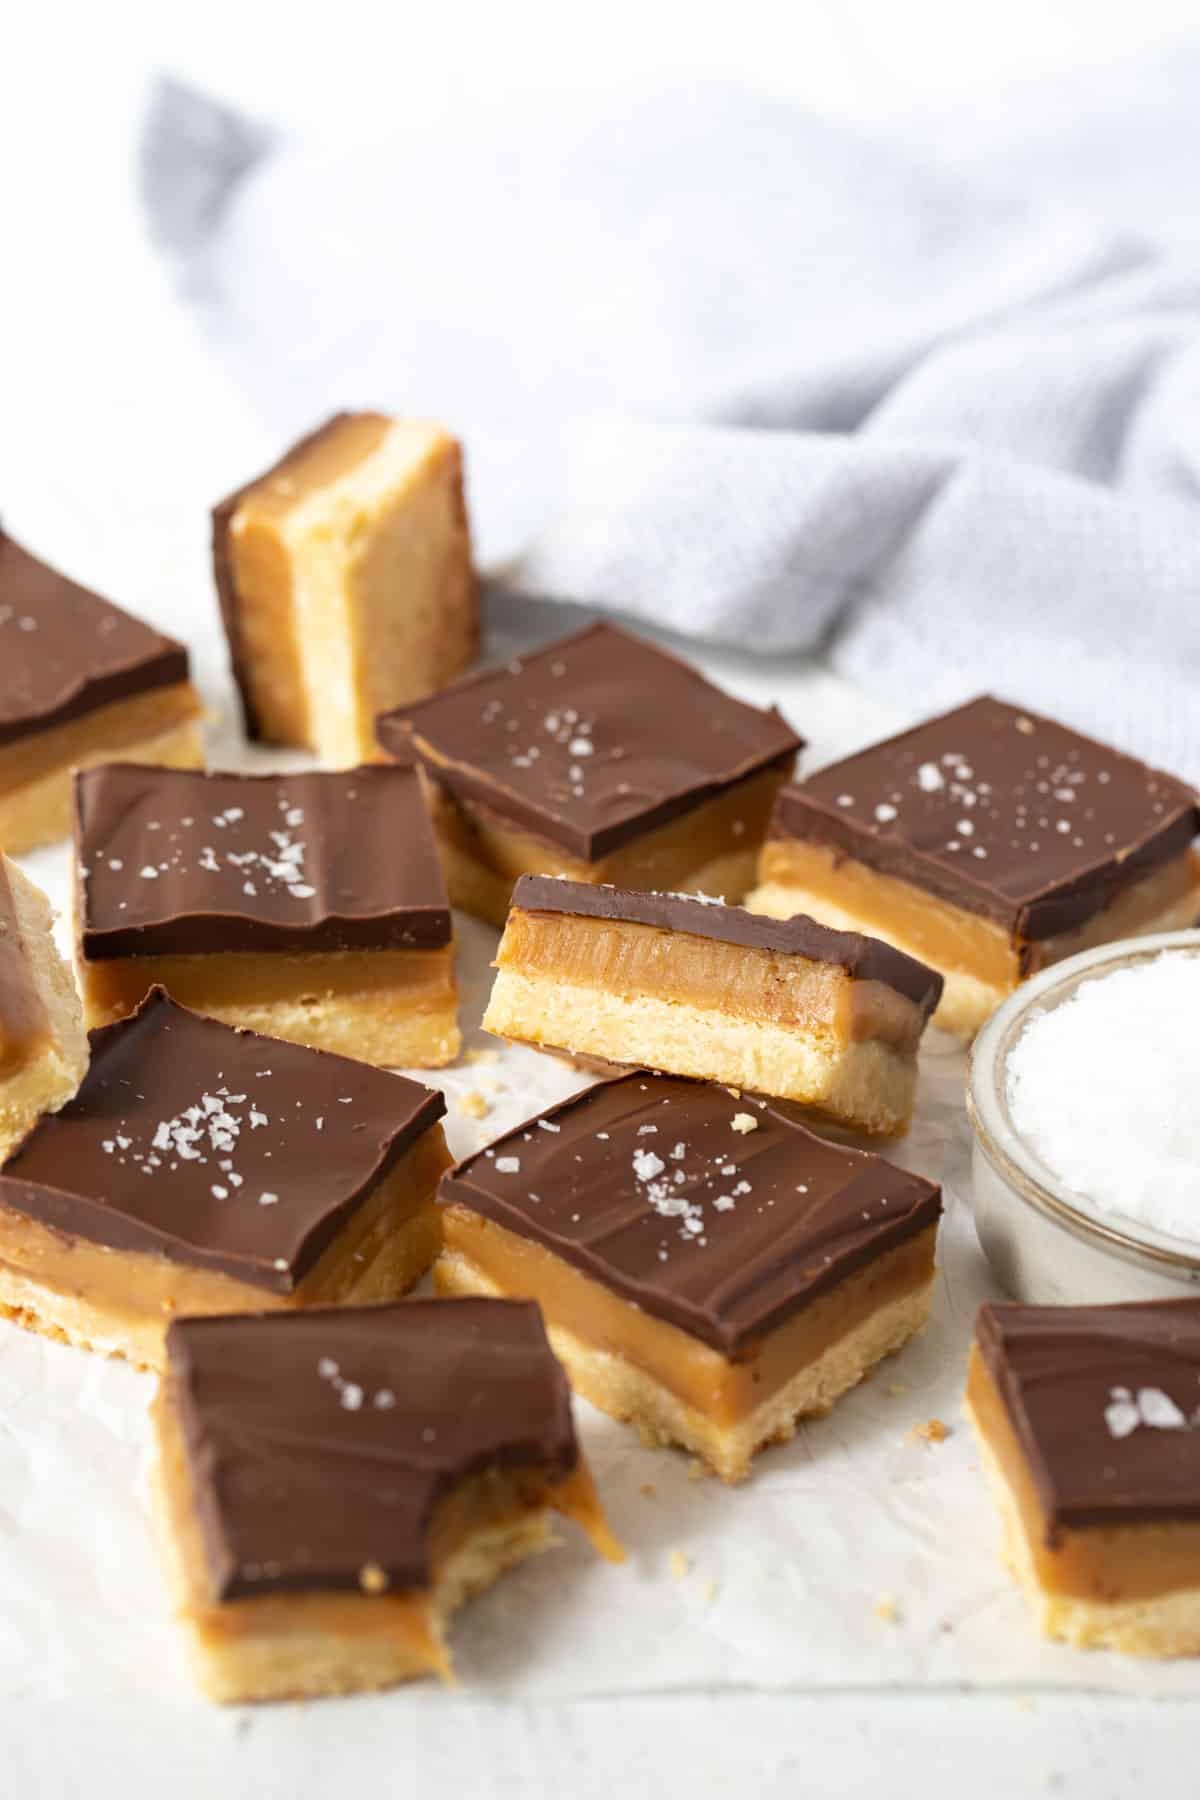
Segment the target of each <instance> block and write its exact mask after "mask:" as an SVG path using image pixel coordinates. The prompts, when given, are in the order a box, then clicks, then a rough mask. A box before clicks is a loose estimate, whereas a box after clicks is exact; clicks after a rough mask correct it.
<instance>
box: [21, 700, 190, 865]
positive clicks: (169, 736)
mask: <svg viewBox="0 0 1200 1800" xmlns="http://www.w3.org/2000/svg"><path fill="white" fill-rule="evenodd" d="M200 723H201V708H200V701H199V699H198V697H197V695H196V692H195V689H194V688H193V687H192V686H191V685H190V683H188V682H181V683H179V684H177V685H176V686H175V687H170V688H160V689H157V690H156V691H154V692H152V693H149V694H138V695H136V696H135V697H134V699H132V700H117V701H114V702H113V703H112V704H111V705H110V706H102V707H98V708H97V709H96V711H95V712H91V713H85V714H84V715H83V717H82V718H78V719H72V720H71V721H70V723H69V724H67V725H59V726H55V727H53V728H52V729H51V730H49V731H40V732H38V733H37V734H36V735H35V736H33V737H29V738H22V739H19V740H18V741H17V742H16V743H15V744H11V745H9V746H8V747H7V748H6V749H4V750H0V849H2V850H5V851H7V853H8V854H9V855H10V856H20V855H22V854H23V853H24V852H25V851H27V850H36V849H39V848H40V847H41V846H42V845H43V844H54V843H57V842H58V840H59V839H60V838H66V837H70V835H71V827H72V820H73V816H74V796H73V788H72V780H73V777H74V774H75V771H76V770H77V769H90V768H92V767H94V766H95V765H96V764H97V763H104V762H114V761H117V760H120V761H121V762H136V763H157V764H160V765H161V766H162V767H163V768H168V769H198V768H200V767H201V766H202V764H203V762H204V740H203V737H202V734H201V729H200Z"/></svg>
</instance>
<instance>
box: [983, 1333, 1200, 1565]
mask: <svg viewBox="0 0 1200 1800" xmlns="http://www.w3.org/2000/svg"><path fill="white" fill-rule="evenodd" d="M975 1329H976V1341H977V1343H978V1345H979V1349H980V1352H981V1354H982V1356H983V1359H984V1362H985V1363H986V1364H987V1367H988V1370H989V1372H990V1374H991V1377H992V1380H993V1381H994V1382H995V1384H996V1387H997V1388H998V1389H999V1392H1000V1396H1001V1398H1002V1400H1003V1402H1004V1406H1005V1410H1006V1411H1007V1413H1008V1417H1009V1419H1010V1420H1011V1422H1012V1425H1013V1428H1014V1430H1015V1431H1016V1434H1017V1437H1018V1439H1019V1440H1020V1443H1021V1446H1022V1448H1023V1450H1024V1452H1025V1455H1026V1457H1027V1458H1028V1462H1029V1469H1030V1473H1031V1475H1032V1476H1033V1480H1034V1483H1035V1485H1036V1487H1037V1492H1038V1497H1039V1499H1040V1500H1041V1504H1042V1511H1043V1513H1044V1515H1045V1520H1046V1541H1047V1542H1048V1543H1051V1544H1053V1543H1054V1542H1055V1541H1056V1539H1057V1537H1058V1534H1059V1532H1060V1531H1061V1530H1062V1529H1063V1527H1071V1528H1074V1527H1076V1526H1089V1525H1109V1526H1113V1525H1122V1524H1132V1523H1134V1522H1136V1521H1139V1520H1140V1521H1146V1520H1156V1519H1157V1520H1165V1519H1200V1300H1155V1301H1147V1302H1143V1303H1141V1304H1135V1305H1128V1306H983V1307H981V1308H980V1311H979V1318H978V1321H977V1323H976V1328H975Z"/></svg>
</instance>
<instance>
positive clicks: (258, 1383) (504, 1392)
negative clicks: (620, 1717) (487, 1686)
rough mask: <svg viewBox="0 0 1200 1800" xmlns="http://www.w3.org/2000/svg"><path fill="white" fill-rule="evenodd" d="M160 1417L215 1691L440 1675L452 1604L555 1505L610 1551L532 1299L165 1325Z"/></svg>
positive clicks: (201, 1676) (160, 1507)
mask: <svg viewBox="0 0 1200 1800" xmlns="http://www.w3.org/2000/svg"><path fill="white" fill-rule="evenodd" d="M155 1427H156V1436H157V1446H158V1456H157V1462H156V1467H155V1475H154V1480H153V1492H154V1498H155V1502H156V1511H157V1514H158V1522H159V1527H160V1533H161V1537H162V1545H163V1551H164V1554H165V1558H166V1561H167V1566H168V1570H169V1573H170V1577H171V1585H172V1588H173V1591H174V1595H175V1599H176V1604H177V1606H178V1609H179V1616H180V1619H181V1622H182V1624H183V1626H184V1629H185V1631H186V1632H187V1636H188V1641H189V1647H190V1649H191V1652H192V1660H193V1663H194V1667H195V1672H196V1675H197V1678H198V1680H199V1683H200V1686H201V1687H202V1688H203V1689H204V1691H205V1693H206V1694H208V1695H209V1697H210V1698H211V1699H213V1700H225V1701H239V1700H279V1699H285V1698H288V1697H290V1696H300V1695H318V1694H341V1693H347V1692H351V1691H354V1690H356V1689H364V1688H381V1687H388V1686H390V1685H391V1684H392V1683H394V1682H398V1681H405V1680H408V1679H409V1678H410V1677H412V1676H414V1675H425V1674H428V1673H430V1672H433V1673H436V1674H439V1675H441V1676H443V1677H445V1678H447V1679H449V1678H451V1666H450V1654H449V1650H448V1648H447V1644H446V1628H447V1624H448V1622H449V1619H450V1615H451V1614H452V1613H453V1612H454V1611H455V1609H456V1608H457V1607H458V1606H460V1605H461V1604H462V1602H463V1601H464V1600H467V1599H469V1598H470V1597H471V1595H472V1594H475V1593H478V1592H479V1590H480V1589H482V1588H485V1587H488V1586H490V1585H491V1583H492V1582H493V1581H494V1580H495V1579H496V1577H497V1576H498V1575H499V1574H501V1573H502V1571H503V1570H504V1569H506V1568H509V1567H511V1566H512V1564H514V1563H518V1562H520V1561H522V1560H523V1559H524V1558H525V1557H526V1556H529V1555H531V1554H533V1553H534V1552H535V1551H539V1550H545V1549H548V1548H549V1547H550V1546H551V1544H552V1542H553V1538H552V1535H551V1530H550V1515H551V1514H552V1513H554V1512H558V1513H562V1514H564V1515H565V1516H566V1517H568V1518H570V1519H573V1520H574V1521H575V1522H576V1523H577V1524H579V1525H581V1526H582V1527H583V1529H584V1531H586V1532H587V1534H588V1536H589V1537H590V1538H591V1540H592V1543H593V1544H594V1545H595V1547H596V1549H597V1550H598V1551H599V1552H600V1554H601V1555H602V1556H606V1557H608V1558H609V1559H610V1560H612V1561H619V1560H620V1558H621V1550H620V1547H619V1545H617V1543H616V1542H615V1540H614V1539H613V1537H612V1535H611V1533H610V1532H609V1530H608V1527H607V1525H606V1523H605V1519H604V1514H603V1513H602V1511H601V1509H600V1503H599V1501H598V1500H597V1498H596V1494H595V1490H594V1488H593V1486H592V1481H591V1476H590V1474H589V1472H588V1468H587V1464H586V1462H585V1461H584V1459H583V1456H582V1454H581V1452H580V1450H579V1447H578V1445H577V1443H576V1440H575V1430H574V1426H573V1424H572V1420H571V1401H570V1393H569V1390H568V1387H567V1383H566V1379H565V1377H564V1375H563V1372H562V1370H561V1369H560V1367H559V1365H558V1363H557V1362H556V1361H555V1359H554V1357H553V1355H552V1353H551V1351H550V1346H549V1345H548V1343H547V1342H546V1333H545V1330H544V1328H543V1325H542V1322H541V1320H540V1318H539V1317H538V1312H537V1308H536V1307H534V1306H529V1305H521V1304H518V1303H515V1302H504V1301H498V1300H460V1301H454V1302H447V1301H439V1300H414V1301H411V1302H409V1303H407V1304H405V1305H404V1306H372V1307H354V1308H348V1309H338V1310H336V1311H326V1310H321V1311H316V1312H308V1313H303V1314H299V1313H293V1314H289V1315H285V1316H281V1315H278V1314H275V1315H272V1316H264V1315H262V1314H257V1315H254V1316H250V1317H245V1316H243V1317H241V1318H209V1319H183V1320H179V1321H178V1322H177V1323H176V1324H174V1325H172V1327H171V1330H170V1332H169V1333H168V1337H167V1372H166V1376H165V1379H164V1381H163V1384H162V1387H161V1391H160V1393H159V1397H158V1399H157V1401H156V1402H155Z"/></svg>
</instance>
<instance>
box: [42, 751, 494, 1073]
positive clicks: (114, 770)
mask: <svg viewBox="0 0 1200 1800" xmlns="http://www.w3.org/2000/svg"><path fill="white" fill-rule="evenodd" d="M76 853H77V862H78V898H77V911H78V937H79V976H80V984H81V986H82V989H83V996H84V1006H85V1010H86V1017H87V1022H88V1024H89V1025H104V1024H108V1023H110V1022H111V1021H112V1020H113V1019H117V1018H120V1017H122V1016H123V1015H124V1014H125V1013H129V1012H132V1011H133V1009H134V1007H135V1006H137V1005H138V1003H139V1002H140V1001H141V1000H142V999H143V997H144V996H145V994H146V992H147V991H148V989H150V988H151V987H153V986H155V985H156V984H159V983H161V985H162V986H164V987H166V988H167V990H168V991H169V992H170V993H171V994H172V995H173V996H174V997H175V999H177V1000H179V1001H181V1002H182V1003H183V1004H185V1005H187V1006H191V1007H195V1008H196V1009H197V1011H199V1012H204V1013H207V1014H209V1015H210V1017H212V1018H216V1019H222V1020H224V1021H225V1023H226V1024H228V1025H243V1026H246V1027H248V1028H249V1029H251V1030H254V1031H262V1032H266V1033H267V1034H268V1035H269V1036H271V1037H278V1038H287V1039H289V1040H290V1041H292V1042H293V1043H299V1044H309V1045H312V1046H314V1047H315V1048H317V1049H322V1050H334V1051H338V1052H341V1053H343V1054H346V1055H351V1056H355V1057H357V1058H359V1059H360V1060H361V1061H363V1062H374V1063H379V1064H382V1065H384V1066H395V1065H399V1064H403V1065H405V1066H408V1067H433V1066H435V1065H437V1064H441V1063H446V1062H450V1061H451V1060H452V1059H453V1058H454V1057H455V1056H456V1055H457V1054H458V1048H459V1042H460V1038H459V1029H458V1016H457V992H456V988H455V980H454V944H453V937H452V930H451V919H450V904H449V901H448V900H447V898H446V886H445V881H444V879H443V876H442V870H441V864H440V861H439V859H438V853H437V845H436V843H435V842H434V838H433V832H432V830H431V828H430V824H429V816H428V814H427V812H426V810H425V804H424V801H423V799H422V796H421V788H420V782H419V780H418V778H417V776H416V775H415V774H414V773H413V772H412V771H411V770H406V769H396V768H387V767H373V768H362V769H352V770H348V771H345V772H336V773H335V772H329V773H321V774H302V775H260V776H247V775H201V774H193V773H187V772H178V771H172V770H164V769H142V768H137V767H135V766H132V765H118V764H110V765H108V766H106V767H104V768H99V769H92V770H89V771H88V773H87V774H86V775H83V776H82V777H81V778H80V781H79V787H78V793H77V798H76Z"/></svg>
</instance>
